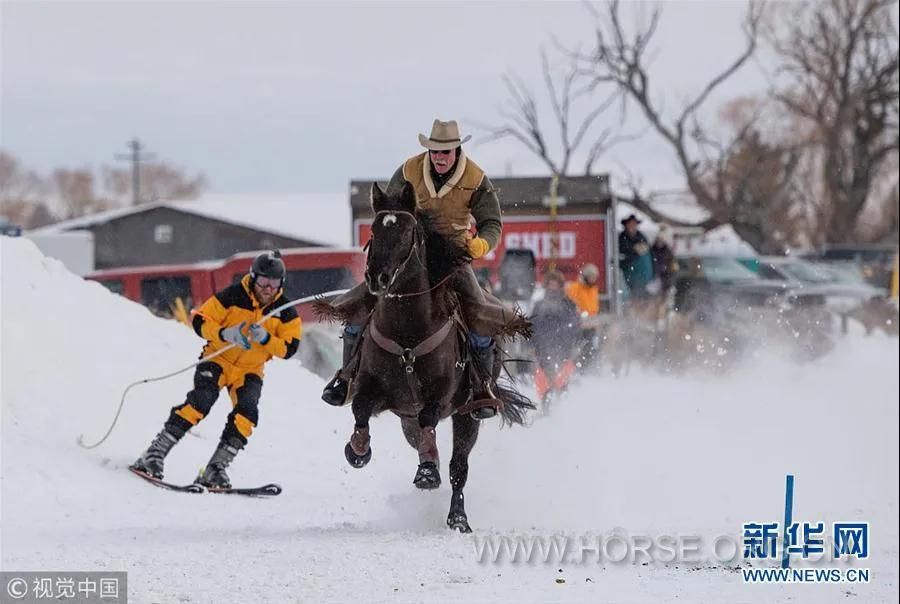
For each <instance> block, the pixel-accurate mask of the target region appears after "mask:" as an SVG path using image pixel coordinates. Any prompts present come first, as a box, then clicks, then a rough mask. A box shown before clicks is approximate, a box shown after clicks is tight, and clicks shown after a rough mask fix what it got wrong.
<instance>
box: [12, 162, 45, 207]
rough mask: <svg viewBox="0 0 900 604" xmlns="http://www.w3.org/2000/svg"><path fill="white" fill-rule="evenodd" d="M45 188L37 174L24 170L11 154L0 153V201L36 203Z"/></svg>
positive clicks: (42, 180)
mask: <svg viewBox="0 0 900 604" xmlns="http://www.w3.org/2000/svg"><path fill="white" fill-rule="evenodd" d="M46 188H47V187H46V183H45V182H44V179H42V178H41V177H40V176H38V174H37V173H35V172H33V171H31V170H28V169H27V168H25V167H24V166H23V165H22V163H21V162H20V161H19V160H18V159H17V158H16V157H14V156H13V155H12V154H10V153H7V152H5V151H0V201H2V202H14V201H16V202H20V201H21V202H28V201H36V200H38V199H40V198H41V196H42V195H43V194H44V193H45V192H46Z"/></svg>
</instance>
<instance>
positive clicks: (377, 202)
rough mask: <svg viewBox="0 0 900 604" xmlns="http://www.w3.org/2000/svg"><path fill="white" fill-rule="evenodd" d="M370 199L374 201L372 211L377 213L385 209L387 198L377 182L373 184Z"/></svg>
mask: <svg viewBox="0 0 900 604" xmlns="http://www.w3.org/2000/svg"><path fill="white" fill-rule="evenodd" d="M369 199H370V200H371V201H372V209H373V210H374V211H375V212H380V211H381V210H382V209H384V205H385V203H386V202H387V196H385V194H384V191H382V190H381V187H379V186H378V183H377V182H373V183H372V192H371V193H370V194H369Z"/></svg>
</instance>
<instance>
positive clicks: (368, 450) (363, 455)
mask: <svg viewBox="0 0 900 604" xmlns="http://www.w3.org/2000/svg"><path fill="white" fill-rule="evenodd" d="M352 408H353V417H354V418H355V420H356V423H355V425H354V427H353V434H352V435H351V436H350V442H348V443H347V446H345V447H344V457H346V458H347V462H348V463H349V464H350V465H351V466H353V467H354V468H362V467H363V466H365V465H366V464H367V463H369V461H371V459H372V447H371V446H370V445H369V441H370V438H369V418H370V417H371V416H372V409H373V408H374V401H373V400H372V399H369V398H365V397H361V396H359V395H357V396H355V397H353V405H352Z"/></svg>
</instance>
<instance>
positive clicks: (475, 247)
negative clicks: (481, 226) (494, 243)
mask: <svg viewBox="0 0 900 604" xmlns="http://www.w3.org/2000/svg"><path fill="white" fill-rule="evenodd" d="M468 245H469V255H470V256H472V258H475V259H476V260H477V259H478V258H481V257H482V256H484V255H485V254H487V253H488V251H490V249H491V246H490V245H488V242H487V241H485V240H484V239H482V238H481V237H473V238H472V239H470V240H469V243H468Z"/></svg>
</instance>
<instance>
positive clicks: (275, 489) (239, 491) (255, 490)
mask: <svg viewBox="0 0 900 604" xmlns="http://www.w3.org/2000/svg"><path fill="white" fill-rule="evenodd" d="M206 492H207V493H218V494H221V495H244V496H245V497H275V496H276V495H281V486H280V485H277V484H274V483H270V484H264V485H262V486H260V487H244V488H240V487H232V488H229V489H220V488H216V487H206Z"/></svg>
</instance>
